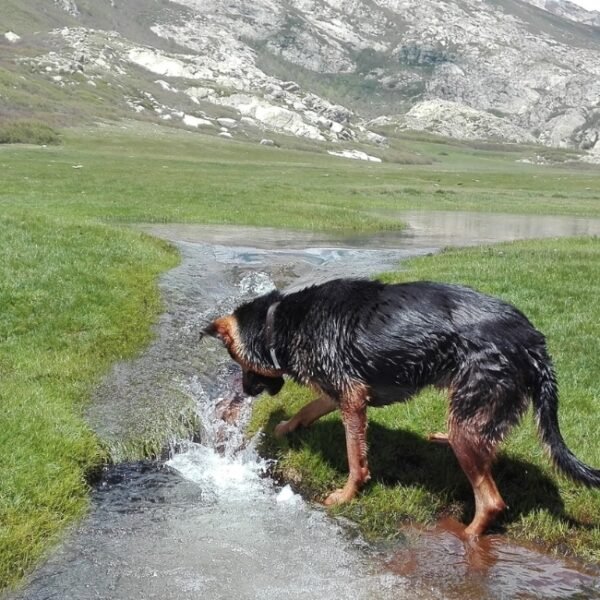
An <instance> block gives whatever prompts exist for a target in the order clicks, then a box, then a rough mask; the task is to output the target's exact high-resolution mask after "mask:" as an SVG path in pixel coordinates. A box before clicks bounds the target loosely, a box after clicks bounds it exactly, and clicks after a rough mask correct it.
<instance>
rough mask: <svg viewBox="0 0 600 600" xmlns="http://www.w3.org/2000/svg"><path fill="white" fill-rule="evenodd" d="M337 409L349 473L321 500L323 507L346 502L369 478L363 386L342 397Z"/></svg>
mask: <svg viewBox="0 0 600 600" xmlns="http://www.w3.org/2000/svg"><path fill="white" fill-rule="evenodd" d="M340 408H341V411H342V420H343V422H344V429H345V430H346V450H347V452H348V468H349V471H350V474H349V476H348V481H347V482H346V485H345V486H344V487H343V488H341V489H339V490H336V491H335V492H333V493H332V494H330V495H329V496H328V497H327V498H326V499H325V505H326V506H331V505H333V504H342V503H344V502H349V501H350V500H352V498H354V497H355V496H356V494H357V492H358V490H359V489H360V488H361V487H362V486H363V485H364V484H365V483H366V482H367V481H369V479H370V477H371V475H370V474H369V465H368V463H367V391H366V388H365V387H364V386H362V385H361V386H357V387H355V388H353V389H352V390H351V391H350V392H349V393H348V394H347V395H346V396H344V397H343V398H342V401H341V402H340Z"/></svg>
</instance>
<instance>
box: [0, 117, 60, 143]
mask: <svg viewBox="0 0 600 600" xmlns="http://www.w3.org/2000/svg"><path fill="white" fill-rule="evenodd" d="M60 143H61V139H60V136H59V134H58V132H57V131H56V130H55V129H52V127H50V126H49V125H46V124H45V123H41V122H40V121H30V120H24V119H19V120H14V121H5V122H0V144H38V145H43V144H60Z"/></svg>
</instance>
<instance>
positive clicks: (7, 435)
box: [0, 213, 177, 588]
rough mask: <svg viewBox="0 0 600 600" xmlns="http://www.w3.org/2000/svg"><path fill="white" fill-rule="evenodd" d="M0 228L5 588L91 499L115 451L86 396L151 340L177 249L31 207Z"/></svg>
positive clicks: (1, 573) (0, 515)
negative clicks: (102, 466) (96, 426)
mask: <svg viewBox="0 0 600 600" xmlns="http://www.w3.org/2000/svg"><path fill="white" fill-rule="evenodd" d="M0 240H1V242H0V247H1V252H2V262H1V263H0V265H1V266H0V282H1V285H0V342H1V343H0V372H1V374H2V376H1V378H0V404H1V405H2V427H1V428H0V454H1V455H2V457H3V460H2V463H1V464H0V482H1V488H0V588H2V587H4V586H6V585H9V584H12V583H14V582H16V581H17V580H18V579H19V578H20V577H21V576H22V575H23V574H24V572H25V571H26V570H27V569H28V568H29V567H31V565H32V564H34V562H35V561H36V560H37V559H38V558H39V557H40V555H41V553H42V552H43V551H44V549H45V548H46V547H47V545H48V543H49V541H51V540H53V539H55V538H56V535H57V534H58V533H59V532H60V531H62V529H63V528H64V526H65V525H66V524H68V523H70V522H72V521H73V519H75V518H76V517H77V516H79V515H81V514H82V513H83V512H84V511H85V509H86V507H87V503H88V485H87V483H86V477H87V475H88V474H89V472H90V469H92V468H94V467H95V466H97V465H98V464H99V463H100V462H101V461H103V460H104V459H105V458H106V457H105V456H104V453H103V450H102V446H101V445H100V444H99V441H98V439H97V438H96V437H95V436H94V434H93V433H92V432H91V431H90V430H89V429H88V428H87V427H86V425H85V423H84V422H83V419H82V410H83V406H84V402H85V399H86V398H87V397H88V396H89V393H90V390H91V388H92V386H93V385H94V384H95V383H96V382H97V381H98V378H99V376H100V375H102V374H103V373H104V372H105V371H106V369H107V368H108V366H109V365H110V364H111V363H112V362H114V361H116V360H121V359H124V358H128V357H130V356H132V354H133V353H134V352H135V351H136V350H138V349H139V348H140V347H141V346H143V345H144V344H147V343H148V341H149V340H150V337H151V336H150V331H149V324H150V323H151V322H152V321H153V320H154V318H155V317H156V315H157V313H158V311H159V310H160V300H159V297H158V294H157V290H156V285H155V279H156V276H157V275H158V273H159V272H160V271H162V270H164V269H166V268H168V267H169V266H172V265H174V264H175V262H176V260H177V258H176V256H175V254H174V252H173V251H172V250H170V249H168V248H167V247H166V246H165V245H164V244H162V243H160V242H157V241H156V240H152V239H149V238H146V237H144V236H141V235H140V234H137V233H135V232H131V231H126V230H122V229H115V228H111V227H107V226H105V225H100V224H82V223H77V222H71V221H67V220H62V219H52V218H46V217H34V216H32V215H31V214H25V213H24V214H22V215H20V216H17V215H12V216H8V217H7V216H3V217H1V218H0Z"/></svg>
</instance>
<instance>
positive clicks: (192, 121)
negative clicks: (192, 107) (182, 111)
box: [182, 115, 213, 127]
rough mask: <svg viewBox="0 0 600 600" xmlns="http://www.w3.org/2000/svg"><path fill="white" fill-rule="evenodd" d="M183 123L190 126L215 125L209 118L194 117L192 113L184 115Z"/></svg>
mask: <svg viewBox="0 0 600 600" xmlns="http://www.w3.org/2000/svg"><path fill="white" fill-rule="evenodd" d="M182 120H183V124H184V125H187V126H188V127H213V124H212V123H211V122H210V121H209V120H208V119H202V118H201V117H194V116H192V115H183V119H182Z"/></svg>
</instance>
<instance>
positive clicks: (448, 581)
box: [384, 519, 600, 600]
mask: <svg viewBox="0 0 600 600" xmlns="http://www.w3.org/2000/svg"><path fill="white" fill-rule="evenodd" d="M459 532H460V524H459V523H457V522H455V521H452V520H450V519H447V520H444V521H442V522H440V523H438V524H437V525H436V526H435V527H433V528H431V529H428V530H425V529H418V528H407V529H406V531H405V533H406V535H407V539H408V541H407V543H406V545H405V546H404V547H402V548H401V549H395V550H394V551H392V552H390V553H389V554H388V555H387V556H386V557H385V559H384V564H385V568H386V569H387V570H389V571H390V572H391V573H395V574H397V575H401V576H403V577H407V578H409V580H410V581H411V585H413V586H414V587H415V588H417V589H418V588H419V587H420V586H422V585H425V584H426V585H430V586H432V587H434V588H436V589H443V590H444V595H445V597H446V598H449V599H453V600H454V599H456V600H479V599H481V598H489V599H498V600H502V599H504V598H519V599H523V600H525V599H530V598H544V599H547V600H551V599H566V598H577V599H578V600H584V599H592V598H600V570H598V569H595V570H594V569H593V568H591V567H588V568H585V567H583V566H582V565H581V564H579V563H578V562H576V561H570V560H567V559H557V558H555V557H552V556H548V555H546V554H544V553H542V552H541V551H540V549H539V548H535V547H526V546H524V545H517V544H514V543H511V542H508V541H507V540H506V538H505V537H503V536H499V535H488V536H483V537H482V538H480V539H479V540H475V541H470V542H464V541H463V540H461V539H460V538H459V537H458V536H459Z"/></svg>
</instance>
